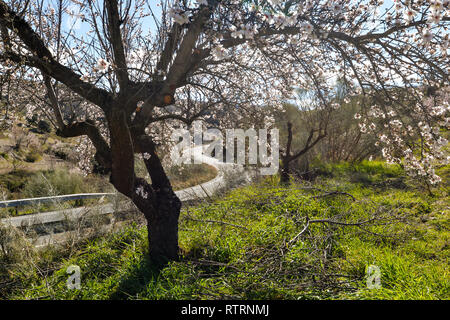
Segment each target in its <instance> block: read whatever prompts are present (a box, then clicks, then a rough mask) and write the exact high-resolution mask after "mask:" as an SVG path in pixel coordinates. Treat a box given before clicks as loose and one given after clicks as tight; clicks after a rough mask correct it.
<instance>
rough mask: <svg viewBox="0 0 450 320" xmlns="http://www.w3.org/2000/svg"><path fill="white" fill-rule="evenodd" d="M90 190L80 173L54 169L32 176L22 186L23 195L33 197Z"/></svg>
mask: <svg viewBox="0 0 450 320" xmlns="http://www.w3.org/2000/svg"><path fill="white" fill-rule="evenodd" d="M90 191H91V186H90V185H89V184H87V183H86V182H85V181H84V177H82V176H81V175H78V174H72V173H69V172H67V171H64V170H55V171H46V172H42V173H39V174H36V175H34V176H32V177H31V178H30V179H29V180H28V181H27V182H26V184H25V186H24V188H23V195H24V196H26V197H31V198H33V197H45V196H52V195H64V194H73V193H83V192H90Z"/></svg>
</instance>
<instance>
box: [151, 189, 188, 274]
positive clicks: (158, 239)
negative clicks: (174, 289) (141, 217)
mask: <svg viewBox="0 0 450 320" xmlns="http://www.w3.org/2000/svg"><path fill="white" fill-rule="evenodd" d="M153 202H154V206H155V207H154V208H153V212H151V213H150V214H146V215H145V216H146V219H147V230H148V243H149V255H150V259H151V260H152V262H154V263H155V264H157V265H165V264H166V263H167V262H169V261H177V260H178V258H179V247H178V219H179V216H180V209H181V201H180V200H179V199H178V197H177V196H176V195H175V193H174V192H173V191H172V190H171V189H170V190H165V191H160V192H159V193H157V194H156V196H155V199H154V201H153Z"/></svg>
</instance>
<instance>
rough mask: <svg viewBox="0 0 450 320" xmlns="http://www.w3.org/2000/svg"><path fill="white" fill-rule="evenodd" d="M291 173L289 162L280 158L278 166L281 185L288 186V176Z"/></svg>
mask: <svg viewBox="0 0 450 320" xmlns="http://www.w3.org/2000/svg"><path fill="white" fill-rule="evenodd" d="M290 173H291V167H290V160H288V159H286V158H282V160H281V166H280V182H281V184H289V175H290Z"/></svg>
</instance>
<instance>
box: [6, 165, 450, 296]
mask: <svg viewBox="0 0 450 320" xmlns="http://www.w3.org/2000/svg"><path fill="white" fill-rule="evenodd" d="M443 171H445V169H443ZM321 173H322V175H321V176H319V178H318V179H317V180H316V182H315V184H314V185H305V184H295V185H293V186H292V187H290V188H283V187H279V186H278V185H277V183H276V181H275V179H272V180H267V181H265V182H263V183H260V184H257V185H253V186H249V187H245V188H240V189H237V190H234V191H232V192H231V193H230V194H228V195H227V196H225V197H223V198H221V199H218V200H217V201H215V202H213V203H210V204H204V205H200V206H198V207H195V208H189V209H188V210H185V211H184V212H183V213H182V217H181V225H180V244H181V248H182V250H183V254H184V257H183V260H182V261H181V262H176V263H172V264H171V265H170V266H168V267H166V268H165V269H163V270H162V271H161V272H156V271H155V270H154V269H153V268H152V266H151V265H150V264H149V262H148V261H147V259H146V258H145V252H146V250H147V249H146V238H147V237H146V231H145V228H142V227H137V226H131V227H129V228H128V229H126V230H125V231H124V232H123V233H121V234H115V235H111V236H109V237H107V238H102V239H99V240H96V241H92V242H90V243H88V244H87V245H85V246H83V247H82V248H81V249H80V250H78V251H76V252H75V253H74V254H73V255H72V256H71V257H70V258H64V257H58V258H55V256H54V253H48V255H47V256H46V255H44V258H42V257H41V258H39V259H40V260H39V261H38V262H37V263H36V264H35V265H38V266H39V267H40V268H41V270H44V269H45V268H46V267H47V268H48V269H49V270H51V269H56V270H57V271H56V272H54V273H52V274H49V275H48V276H47V277H44V276H42V274H43V273H42V271H41V274H39V273H38V272H37V271H36V268H34V269H33V268H32V269H31V270H30V269H26V268H25V267H23V268H22V269H17V270H16V269H14V268H10V269H9V272H10V273H13V274H14V277H15V279H16V289H14V290H12V291H11V292H8V293H6V291H5V293H4V296H6V297H9V298H57V299H59V298H65V299H72V298H77V299H86V298H88V299H111V298H119V299H123V298H132V299H185V298H189V299H191V298H200V299H211V298H212V299H214V298H230V297H232V298H238V299H260V298H261V299H262V298H264V299H327V298H345V299H449V298H450V293H449V270H448V257H449V240H450V237H449V236H450V232H449V220H448V215H449V211H448V200H449V199H448V196H447V194H448V193H446V192H448V186H443V187H441V189H440V190H439V191H436V195H435V196H429V195H427V194H426V193H425V192H423V191H421V190H418V189H414V188H412V187H407V185H408V183H407V181H405V179H404V178H403V176H402V172H401V171H400V170H399V169H396V168H393V167H387V166H386V165H384V164H382V163H377V162H366V163H363V164H361V165H358V166H357V167H352V166H350V165H348V164H342V165H337V166H333V167H323V168H322V169H321ZM443 174H444V175H448V168H447V171H445V172H443ZM447 181H448V180H447ZM312 187H314V188H312ZM316 188H320V189H321V190H318V189H316ZM323 190H339V191H342V192H347V193H350V194H351V195H353V196H354V197H355V198H356V201H352V199H351V197H350V196H347V195H330V196H325V197H318V198H313V196H317V195H323V194H324V193H325V191H323ZM374 213H376V216H377V217H378V218H379V219H380V220H377V221H376V222H375V223H374V224H372V225H370V226H366V225H364V226H362V227H356V226H345V227H344V226H339V225H334V224H326V223H311V224H310V227H309V228H308V230H307V231H305V232H304V233H303V234H302V235H301V236H300V237H298V238H297V240H296V241H291V240H292V239H295V236H296V235H297V234H298V233H299V232H300V231H301V230H303V228H304V226H305V221H306V220H305V217H306V216H308V217H309V219H312V220H314V219H331V218H332V219H334V220H339V221H345V222H354V221H364V220H367V219H368V218H370V217H372V214H374ZM219 221H220V222H222V223H219ZM45 257H46V258H45ZM61 261H62V262H61ZM71 264H76V265H79V266H80V267H81V276H82V289H81V290H68V289H66V279H67V277H68V275H67V274H66V268H67V267H68V266H69V265H71ZM371 264H373V265H377V266H378V267H379V268H380V269H381V285H382V289H367V286H366V281H365V274H366V268H367V266H368V265H371ZM44 274H45V273H44ZM20 287H22V288H24V289H23V290H19V288H20Z"/></svg>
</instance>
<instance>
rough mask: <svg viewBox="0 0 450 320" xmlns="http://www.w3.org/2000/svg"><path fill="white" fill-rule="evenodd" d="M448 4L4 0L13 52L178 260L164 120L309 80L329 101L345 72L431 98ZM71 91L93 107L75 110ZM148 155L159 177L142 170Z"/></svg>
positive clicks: (251, 101)
mask: <svg viewBox="0 0 450 320" xmlns="http://www.w3.org/2000/svg"><path fill="white" fill-rule="evenodd" d="M385 9H386V10H385ZM447 13H448V1H395V2H393V3H389V4H387V5H386V4H385V5H383V1H381V0H361V1H357V0H355V1H350V0H344V1H331V0H285V1H282V0H267V1H265V0H254V1H241V0H196V1H191V0H160V1H159V2H158V3H156V1H150V0H148V1H146V0H127V1H119V0H103V1H87V0H70V1H68V0H53V1H52V0H47V1H37V0H31V1H16V0H0V31H1V36H2V45H1V50H0V58H1V61H2V64H3V65H4V66H13V65H14V66H20V67H21V68H24V69H25V70H27V71H28V72H27V73H25V74H26V77H27V79H28V81H29V83H30V84H31V83H34V84H36V90H35V92H34V94H35V95H44V93H45V97H44V100H45V101H46V102H47V103H48V104H49V107H50V108H51V110H52V112H53V115H52V117H53V118H54V122H55V124H56V125H57V127H58V134H60V135H61V136H65V137H76V136H87V137H88V138H89V140H90V141H91V143H92V144H93V146H94V147H95V150H96V155H95V157H96V160H97V161H98V162H99V163H100V164H101V165H102V166H103V167H104V168H105V169H106V170H107V171H109V172H110V181H111V183H112V184H113V185H114V186H115V188H116V189H117V190H118V191H119V192H120V193H122V194H124V195H125V196H127V197H129V198H130V199H131V200H132V201H133V202H134V204H135V205H136V206H137V208H139V210H141V211H142V213H143V214H144V215H145V217H146V219H147V222H148V231H149V232H148V239H149V245H150V246H149V248H150V256H151V258H152V259H154V260H155V261H167V260H175V259H177V257H178V217H179V214H180V207H181V203H180V200H179V199H178V198H177V197H176V195H175V193H174V192H173V189H172V187H171V184H170V181H169V179H168V178H167V175H166V173H165V171H164V169H163V165H162V162H161V158H160V155H159V154H158V152H157V142H156V136H155V134H154V130H155V128H158V126H160V124H161V123H162V122H163V121H168V120H170V121H178V122H180V123H185V124H189V123H191V122H192V121H193V120H195V119H201V118H205V117H213V118H217V119H218V120H219V121H220V120H221V117H222V116H227V117H228V118H233V117H236V118H238V117H241V116H242V115H243V114H245V113H247V112H252V111H250V110H258V108H259V106H261V105H281V103H282V101H283V99H285V98H287V97H289V95H290V94H291V92H292V90H293V89H294V88H298V87H300V88H302V89H303V90H310V91H312V92H314V94H315V95H316V97H317V99H318V100H320V101H321V103H322V104H323V107H324V108H325V107H327V106H328V105H329V104H330V101H332V100H333V90H332V88H333V79H336V78H339V79H343V81H344V82H345V83H346V85H347V86H348V87H349V88H352V92H353V94H358V95H364V96H367V99H366V100H367V105H368V107H370V106H371V105H374V104H375V103H378V104H381V105H383V106H384V105H390V106H391V107H392V108H394V109H395V108H397V107H398V106H400V105H402V104H401V103H402V102H401V101H399V100H398V99H397V97H396V96H395V94H393V91H392V90H391V89H392V88H395V87H402V88H406V92H407V94H408V95H410V96H411V98H414V100H415V101H417V105H418V107H417V108H418V109H420V108H421V107H420V105H421V104H420V103H421V101H422V98H423V97H422V96H421V93H420V92H421V91H420V89H421V88H423V87H424V86H425V85H429V86H431V85H433V86H443V85H446V84H447V83H448V60H446V53H447V48H448V34H447V26H448V21H449V18H448V16H447ZM66 21H71V22H69V23H66ZM41 87H45V92H43V90H39V88H41ZM63 92H71V94H74V95H76V96H77V99H78V100H79V101H81V102H80V103H79V106H78V108H79V109H80V110H81V109H83V110H85V111H86V112H77V113H76V116H75V117H70V118H69V119H66V118H65V117H64V112H62V111H61V110H62V108H63V103H62V102H61V99H62V98H63ZM380 92H381V93H382V94H383V99H381V100H380V99H379V98H378V101H373V99H372V98H371V97H372V95H373V94H374V93H377V95H376V97H379V96H380ZM187 101H194V102H198V101H202V103H186V102H187ZM423 110H426V109H423ZM256 112H257V111H256ZM424 121H427V118H426V117H425V120H424ZM447 124H448V122H447ZM435 134H436V132H434V133H433V135H431V137H428V136H427V138H429V139H437V135H435ZM135 154H141V155H142V157H143V159H144V162H145V165H146V168H147V170H148V173H149V175H150V177H151V184H149V183H147V182H146V180H145V179H143V178H142V177H138V176H136V174H135V170H134V165H135V164H134V161H135Z"/></svg>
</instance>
